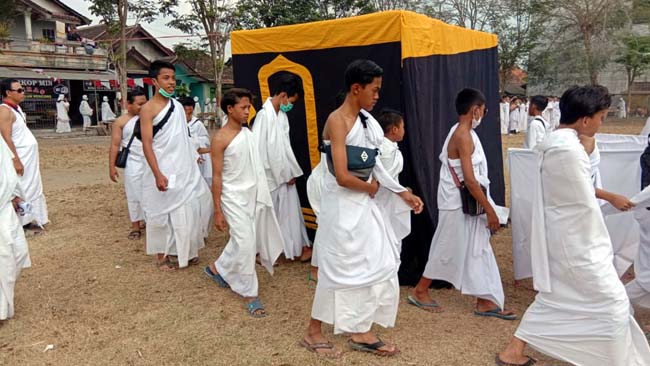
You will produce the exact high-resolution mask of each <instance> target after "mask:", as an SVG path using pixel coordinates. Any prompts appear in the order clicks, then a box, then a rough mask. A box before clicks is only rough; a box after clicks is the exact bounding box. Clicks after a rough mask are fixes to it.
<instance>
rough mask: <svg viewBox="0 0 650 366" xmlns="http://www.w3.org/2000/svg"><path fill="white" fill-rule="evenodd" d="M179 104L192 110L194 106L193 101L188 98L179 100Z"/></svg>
mask: <svg viewBox="0 0 650 366" xmlns="http://www.w3.org/2000/svg"><path fill="white" fill-rule="evenodd" d="M180 102H181V105H183V107H192V108H194V105H195V104H196V103H195V102H194V99H193V98H190V97H183V98H181V100H180Z"/></svg>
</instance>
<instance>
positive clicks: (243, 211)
mask: <svg viewBox="0 0 650 366" xmlns="http://www.w3.org/2000/svg"><path fill="white" fill-rule="evenodd" d="M221 209H222V210H223V214H224V216H225V218H226V222H227V223H228V227H229V234H230V239H229V240H228V243H227V244H226V247H225V248H224V250H223V252H222V253H221V255H220V256H219V258H218V259H217V260H216V262H215V266H216V268H217V272H219V274H220V275H221V276H222V277H223V279H224V280H225V281H226V282H227V283H228V284H229V285H230V288H231V289H232V290H233V291H234V292H235V293H237V294H239V295H241V296H244V297H257V294H258V282H257V273H256V271H255V255H256V253H259V254H260V260H261V262H262V264H263V265H264V267H265V268H266V269H267V271H269V273H271V274H273V263H275V261H276V259H277V258H278V257H279V256H280V254H281V253H282V250H283V247H284V245H283V243H282V242H283V239H282V233H281V231H280V227H279V226H278V221H277V218H276V217H275V213H274V211H273V203H272V201H271V195H270V194H269V189H268V186H267V184H266V179H265V175H264V168H263V166H262V163H261V161H260V159H259V152H258V151H257V146H256V139H255V138H254V137H253V135H252V133H251V131H250V130H249V129H248V128H246V127H242V130H241V131H240V132H239V133H238V134H237V136H235V138H234V139H233V140H232V141H231V142H230V144H229V145H228V147H227V148H226V150H225V152H224V158H223V172H222V183H221Z"/></svg>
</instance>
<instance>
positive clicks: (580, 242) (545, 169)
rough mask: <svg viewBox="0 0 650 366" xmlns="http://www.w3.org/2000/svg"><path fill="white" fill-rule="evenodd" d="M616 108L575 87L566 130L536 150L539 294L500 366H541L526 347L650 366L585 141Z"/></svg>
mask: <svg viewBox="0 0 650 366" xmlns="http://www.w3.org/2000/svg"><path fill="white" fill-rule="evenodd" d="M610 104H611V97H610V95H609V93H608V91H607V89H606V88H604V87H602V86H585V87H577V86H575V87H572V88H570V89H568V90H567V91H566V92H564V94H563V95H562V99H561V100H560V108H561V112H562V119H561V121H560V127H559V128H558V129H557V130H556V131H554V132H552V133H551V134H550V135H549V136H548V137H547V138H546V139H545V140H544V141H543V142H542V143H541V144H540V145H538V146H537V148H536V150H537V151H538V152H539V153H540V154H539V160H538V162H539V165H538V170H537V172H539V173H538V174H537V177H536V178H535V180H536V187H533V190H532V192H534V193H533V216H532V229H531V256H532V257H533V258H535V260H534V261H533V262H532V264H533V283H534V286H535V289H536V290H537V291H539V292H538V294H537V297H536V298H535V302H533V304H532V305H530V307H529V308H528V310H527V311H526V313H525V314H524V317H523V319H522V321H521V323H520V324H519V328H518V329H517V331H516V332H515V336H514V337H513V338H512V340H511V342H510V344H509V345H508V346H507V347H506V349H505V350H504V351H503V352H501V353H499V354H498V355H497V356H496V363H497V365H532V364H534V363H535V360H534V359H532V358H530V357H528V356H525V355H524V348H525V347H526V344H530V345H531V346H532V347H533V348H535V349H536V350H538V351H540V352H542V353H544V354H547V355H549V356H551V357H553V358H556V359H558V360H562V361H564V362H569V363H571V364H573V365H576V366H600V365H603V366H605V365H606V366H642V365H650V347H649V346H648V342H647V340H646V339H645V337H644V335H643V332H642V331H641V328H640V327H639V325H638V324H637V323H636V321H635V320H634V318H633V317H632V314H631V313H630V301H629V299H628V296H627V294H626V292H625V287H624V286H623V284H622V283H621V281H620V280H619V278H618V274H617V272H616V269H615V268H614V264H613V249H612V243H611V239H610V237H609V234H608V232H607V227H606V226H605V222H604V219H603V215H602V213H601V210H600V207H599V205H598V202H597V201H596V197H595V190H594V185H593V183H592V181H591V168H590V163H589V157H588V156H587V152H586V151H585V148H584V147H583V145H581V144H580V139H579V136H580V135H586V136H593V135H594V134H596V132H597V131H598V128H599V127H600V125H601V124H602V121H603V119H604V118H605V116H606V114H607V110H608V108H609V106H610Z"/></svg>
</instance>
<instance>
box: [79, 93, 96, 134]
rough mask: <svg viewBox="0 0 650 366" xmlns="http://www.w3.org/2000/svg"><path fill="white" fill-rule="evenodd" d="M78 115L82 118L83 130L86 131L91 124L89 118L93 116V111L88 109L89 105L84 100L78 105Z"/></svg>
mask: <svg viewBox="0 0 650 366" xmlns="http://www.w3.org/2000/svg"><path fill="white" fill-rule="evenodd" d="M79 113H80V114H81V117H82V118H83V128H84V129H86V128H88V127H90V124H91V123H92V120H91V119H90V117H91V116H92V115H93V109H92V108H90V104H88V101H86V100H82V101H81V104H79Z"/></svg>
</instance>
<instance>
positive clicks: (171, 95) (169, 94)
mask: <svg viewBox="0 0 650 366" xmlns="http://www.w3.org/2000/svg"><path fill="white" fill-rule="evenodd" d="M158 92H159V93H160V95H162V96H163V97H165V98H167V99H169V98H171V97H173V96H174V93H167V90H165V89H163V88H158Z"/></svg>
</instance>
